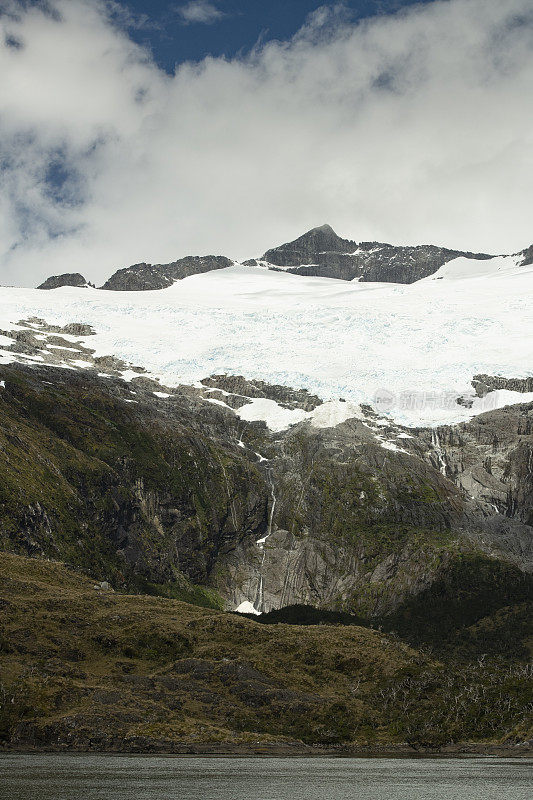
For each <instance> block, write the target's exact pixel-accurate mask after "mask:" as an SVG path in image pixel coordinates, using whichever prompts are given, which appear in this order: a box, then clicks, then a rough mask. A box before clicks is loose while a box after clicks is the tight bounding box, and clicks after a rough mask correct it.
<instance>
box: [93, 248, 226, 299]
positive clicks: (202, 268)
mask: <svg viewBox="0 0 533 800" xmlns="http://www.w3.org/2000/svg"><path fill="white" fill-rule="evenodd" d="M232 264H233V261H231V260H230V259H229V258H226V257H225V256H186V257H185V258H179V259H178V260H177V261H172V262H171V263H170V264H145V263H142V264H134V265H133V266H131V267H125V268H124V269H119V270H118V271H117V272H115V273H114V275H112V276H111V277H110V278H109V279H108V280H107V281H106V282H105V283H104V285H103V286H102V287H101V288H102V289H108V290H110V291H114V292H141V291H147V290H151V289H166V288H168V287H169V286H172V284H173V283H175V281H179V280H182V279H183V278H188V277H189V276H190V275H199V274H200V273H203V272H211V270H215V269H225V268H226V267H231V265H232Z"/></svg>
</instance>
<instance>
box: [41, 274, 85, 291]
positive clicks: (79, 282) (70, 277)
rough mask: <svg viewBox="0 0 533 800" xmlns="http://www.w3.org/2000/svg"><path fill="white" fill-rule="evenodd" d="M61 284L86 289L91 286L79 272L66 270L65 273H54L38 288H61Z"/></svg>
mask: <svg viewBox="0 0 533 800" xmlns="http://www.w3.org/2000/svg"><path fill="white" fill-rule="evenodd" d="M60 286H76V287H78V288H81V289H84V288H85V287H87V286H90V284H89V283H88V281H87V280H86V279H85V278H84V277H83V275H81V274H80V273H79V272H66V273H65V274H63V275H52V276H51V277H50V278H47V279H46V280H45V281H44V283H41V285H40V286H38V287H37V288H38V289H59V287H60Z"/></svg>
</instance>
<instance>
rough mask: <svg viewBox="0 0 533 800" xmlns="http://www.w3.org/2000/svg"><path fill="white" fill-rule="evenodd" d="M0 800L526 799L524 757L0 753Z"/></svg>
mask: <svg viewBox="0 0 533 800" xmlns="http://www.w3.org/2000/svg"><path fill="white" fill-rule="evenodd" d="M0 798H1V800H531V799H532V798H533V760H530V759H498V758H483V759H467V760H464V759H420V760H419V759H385V758H384V759H366V758H357V759H356V758H346V759H344V758H343V759H336V758H267V759H259V758H194V757H186V758H164V757H138V756H93V755H37V756H34V755H31V756H29V755H3V756H0Z"/></svg>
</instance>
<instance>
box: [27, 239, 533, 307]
mask: <svg viewBox="0 0 533 800" xmlns="http://www.w3.org/2000/svg"><path fill="white" fill-rule="evenodd" d="M456 258H467V259H473V260H481V261H483V260H489V259H492V258H495V256H491V255H488V254H487V253H471V252H468V251H464V250H451V249H449V248H446V247H439V246H436V245H430V244H428V245H416V246H395V245H392V244H384V243H382V242H355V241H352V240H350V239H343V238H341V237H340V236H338V235H337V234H336V233H335V231H334V230H333V228H332V227H331V226H330V225H321V226H320V227H318V228H313V229H312V230H310V231H308V232H307V233H304V234H303V236H300V237H298V238H297V239H295V240H294V241H292V242H289V243H287V244H282V245H279V246H278V247H274V248H272V249H270V250H267V252H266V253H265V254H264V255H263V256H262V257H261V258H258V259H256V258H252V259H249V260H247V261H244V262H243V263H244V265H245V266H257V265H263V266H266V267H268V268H269V269H274V270H276V269H282V270H284V271H286V272H290V273H292V274H294V275H307V276H317V277H323V278H335V279H337V280H343V281H353V280H357V281H363V282H386V283H403V284H409V283H415V282H416V281H419V280H422V279H423V278H427V277H429V276H430V275H433V274H434V273H435V272H437V271H438V270H439V269H440V268H441V267H442V266H444V265H445V264H447V263H449V262H450V261H453V260H454V259H456ZM516 258H517V263H520V265H521V266H528V265H529V264H531V263H532V261H533V245H532V246H531V247H529V248H527V249H525V250H523V251H521V252H520V253H518V254H516ZM235 263H238V262H236V261H234V260H232V259H229V258H226V257H225V256H212V255H210V256H185V257H184V258H179V259H177V260H176V261H172V262H170V263H168V264H147V263H145V262H142V263H140V264H133V265H132V266H130V267H124V268H122V269H119V270H117V271H116V272H115V273H114V274H113V275H112V276H111V277H110V278H109V279H108V280H107V281H106V282H105V283H104V285H103V286H102V287H100V288H102V289H106V290H110V291H135V292H137V291H151V290H154V289H166V288H168V287H169V286H172V284H173V283H175V282H176V281H178V280H183V279H184V278H187V277H189V276H191V275H199V274H202V273H205V272H210V271H212V270H217V269H225V268H227V267H230V266H232V264H235ZM85 285H87V282H86V281H85V278H83V276H82V275H79V274H75V275H74V274H73V275H70V274H67V275H59V276H53V277H50V278H48V279H47V280H46V281H45V282H44V283H42V284H41V285H40V286H39V287H38V288H39V289H55V288H57V287H59V286H85Z"/></svg>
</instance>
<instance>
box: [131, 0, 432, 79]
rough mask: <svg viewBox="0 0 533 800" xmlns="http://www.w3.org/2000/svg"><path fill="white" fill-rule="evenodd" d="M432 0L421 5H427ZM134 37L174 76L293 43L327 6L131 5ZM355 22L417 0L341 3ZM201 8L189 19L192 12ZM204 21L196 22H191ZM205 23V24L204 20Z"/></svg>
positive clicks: (163, 1) (265, 0) (312, 2)
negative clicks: (265, 46)
mask: <svg viewBox="0 0 533 800" xmlns="http://www.w3.org/2000/svg"><path fill="white" fill-rule="evenodd" d="M432 1H433V0H418V4H420V5H422V4H425V3H430V2H432ZM123 5H125V6H127V7H128V8H129V9H130V11H131V12H132V15H133V17H134V21H133V22H134V24H133V25H132V26H130V35H131V36H132V38H133V39H135V41H137V42H139V43H140V44H143V45H145V46H148V47H150V49H151V51H152V53H153V56H154V59H155V60H156V61H157V63H158V64H159V65H160V66H161V67H163V69H165V70H167V71H169V72H172V71H173V69H174V67H175V65H176V64H179V63H181V62H183V61H188V60H193V61H199V60H201V59H203V58H205V56H207V55H213V56H221V55H224V56H227V57H233V56H235V55H237V54H239V52H241V51H242V52H246V51H249V50H250V49H251V48H252V47H253V46H254V45H255V44H256V43H257V42H258V41H268V40H271V39H281V40H286V39H290V38H291V37H292V36H293V35H294V34H295V33H296V31H297V30H298V29H299V28H300V27H301V26H302V24H303V23H304V22H305V19H306V17H307V16H308V15H309V14H311V13H312V12H313V11H316V9H317V8H320V7H321V6H323V5H325V2H324V0H323V2H317V0H196V2H195V0H192V2H191V0H175V1H174V2H168V0H151V1H147V0H130V2H127V3H123ZM340 5H344V6H345V8H346V15H347V17H349V18H350V19H351V20H352V21H356V20H358V19H363V18H365V17H370V16H375V15H385V14H391V13H394V12H396V11H398V10H399V9H401V8H402V7H405V6H409V5H415V0H347V2H344V3H340ZM191 6H193V7H194V6H196V7H197V9H199V10H198V13H197V14H194V9H193V11H192V13H191V12H189V14H187V7H189V9H190V7H191ZM202 8H203V10H204V13H202ZM191 16H192V17H193V18H195V17H196V18H199V21H197V22H192V21H189V20H188V17H191ZM202 19H204V20H205V21H201V20H202Z"/></svg>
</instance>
